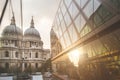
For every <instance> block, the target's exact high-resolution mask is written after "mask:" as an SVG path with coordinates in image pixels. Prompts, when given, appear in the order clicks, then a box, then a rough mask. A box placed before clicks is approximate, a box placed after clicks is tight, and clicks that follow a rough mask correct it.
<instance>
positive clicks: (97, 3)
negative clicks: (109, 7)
mask: <svg viewBox="0 0 120 80" xmlns="http://www.w3.org/2000/svg"><path fill="white" fill-rule="evenodd" d="M100 5H101V3H100V1H99V0H94V12H95V11H96V10H97V9H98V8H99V6H100Z"/></svg>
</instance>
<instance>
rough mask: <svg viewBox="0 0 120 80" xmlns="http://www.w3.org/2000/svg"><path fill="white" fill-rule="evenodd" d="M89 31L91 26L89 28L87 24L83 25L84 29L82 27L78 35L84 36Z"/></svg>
mask: <svg viewBox="0 0 120 80" xmlns="http://www.w3.org/2000/svg"><path fill="white" fill-rule="evenodd" d="M90 31H91V28H90V27H89V26H88V25H86V26H85V27H84V29H82V31H81V33H80V36H81V37H83V36H85V35H86V34H87V33H89V32H90Z"/></svg>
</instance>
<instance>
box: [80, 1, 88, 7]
mask: <svg viewBox="0 0 120 80" xmlns="http://www.w3.org/2000/svg"><path fill="white" fill-rule="evenodd" d="M87 1H88V0H81V8H83V7H84V5H85V4H86V2H87Z"/></svg>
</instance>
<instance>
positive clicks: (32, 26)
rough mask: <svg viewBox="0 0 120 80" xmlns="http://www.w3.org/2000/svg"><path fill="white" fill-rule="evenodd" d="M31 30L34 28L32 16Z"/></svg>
mask: <svg viewBox="0 0 120 80" xmlns="http://www.w3.org/2000/svg"><path fill="white" fill-rule="evenodd" d="M30 27H31V28H34V20H33V16H32V20H31V26H30Z"/></svg>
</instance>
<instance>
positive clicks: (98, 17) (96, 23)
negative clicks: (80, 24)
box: [94, 13, 103, 27]
mask: <svg viewBox="0 0 120 80" xmlns="http://www.w3.org/2000/svg"><path fill="white" fill-rule="evenodd" d="M102 23H103V21H102V19H101V18H100V16H99V15H98V14H97V13H96V14H95V15H94V24H95V25H96V27H97V26H99V25H101V24H102Z"/></svg>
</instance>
